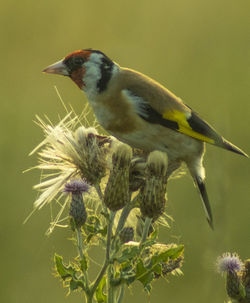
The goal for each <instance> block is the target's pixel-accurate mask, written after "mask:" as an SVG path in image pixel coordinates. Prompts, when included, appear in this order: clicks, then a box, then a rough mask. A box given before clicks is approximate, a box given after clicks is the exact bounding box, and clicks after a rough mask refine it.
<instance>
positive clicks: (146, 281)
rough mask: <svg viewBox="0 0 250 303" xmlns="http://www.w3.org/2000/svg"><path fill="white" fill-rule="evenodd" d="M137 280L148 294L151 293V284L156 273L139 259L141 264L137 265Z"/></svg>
mask: <svg viewBox="0 0 250 303" xmlns="http://www.w3.org/2000/svg"><path fill="white" fill-rule="evenodd" d="M136 279H137V280H138V281H140V282H141V283H142V285H143V286H144V289H145V290H146V291H147V292H150V291H151V284H150V283H151V282H152V281H153V279H154V273H153V272H152V271H151V270H148V268H146V267H145V266H144V264H143V262H142V260H141V259H139V262H138V263H137V265H136Z"/></svg>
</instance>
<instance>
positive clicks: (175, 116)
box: [162, 110, 215, 144]
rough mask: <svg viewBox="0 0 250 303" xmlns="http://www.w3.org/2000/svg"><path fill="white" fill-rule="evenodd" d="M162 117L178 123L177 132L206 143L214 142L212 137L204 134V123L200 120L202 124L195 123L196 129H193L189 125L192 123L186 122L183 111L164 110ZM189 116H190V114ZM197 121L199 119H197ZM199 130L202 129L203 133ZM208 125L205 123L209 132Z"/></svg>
mask: <svg viewBox="0 0 250 303" xmlns="http://www.w3.org/2000/svg"><path fill="white" fill-rule="evenodd" d="M162 117H163V118H164V119H167V120H170V121H174V122H176V123H177V124H178V126H179V128H178V129H176V130H177V131H178V132H180V133H183V134H185V135H187V136H190V137H193V138H195V139H198V140H201V141H204V142H207V143H211V144H215V140H214V139H212V138H209V137H208V136H206V135H205V134H204V130H206V128H205V127H204V126H206V123H205V122H203V121H202V120H201V121H202V122H203V123H202V124H196V125H195V126H196V129H193V128H192V127H191V125H193V123H190V124H191V125H190V124H189V122H188V120H189V119H188V118H187V115H186V114H185V113H184V112H180V111H177V110H171V111H166V112H165V113H164V114H163V115H162ZM190 117H191V116H190ZM198 121H199V120H198ZM199 130H202V132H203V133H201V132H199ZM210 130H211V129H210V127H209V126H208V125H207V133H208V134H209V133H210Z"/></svg>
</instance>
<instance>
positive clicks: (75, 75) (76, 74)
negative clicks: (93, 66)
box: [70, 68, 85, 89]
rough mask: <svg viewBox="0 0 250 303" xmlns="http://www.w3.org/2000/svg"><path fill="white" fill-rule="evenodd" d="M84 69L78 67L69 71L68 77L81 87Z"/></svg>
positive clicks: (82, 85)
mask: <svg viewBox="0 0 250 303" xmlns="http://www.w3.org/2000/svg"><path fill="white" fill-rule="evenodd" d="M84 73H85V69H84V68H80V69H78V70H75V71H73V72H72V73H71V76H70V78H71V79H72V80H73V81H74V82H75V84H76V85H77V86H78V87H79V88H80V89H82V88H83V87H84V85H85V84H84V82H83V80H82V79H83V77H84Z"/></svg>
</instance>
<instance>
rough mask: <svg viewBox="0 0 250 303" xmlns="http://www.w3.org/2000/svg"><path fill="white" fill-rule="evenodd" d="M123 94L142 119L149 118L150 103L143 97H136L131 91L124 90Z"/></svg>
mask: <svg viewBox="0 0 250 303" xmlns="http://www.w3.org/2000/svg"><path fill="white" fill-rule="evenodd" d="M122 92H123V94H124V95H125V96H126V99H127V100H128V102H129V103H130V104H132V106H133V108H134V111H135V112H136V113H137V114H138V115H139V116H141V117H144V118H148V113H147V110H146V108H147V106H148V103H147V101H145V100H144V99H143V98H142V97H139V96H136V95H134V94H133V93H132V92H131V91H130V90H128V89H124V90H123V91H122Z"/></svg>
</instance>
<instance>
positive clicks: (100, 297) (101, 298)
mask: <svg viewBox="0 0 250 303" xmlns="http://www.w3.org/2000/svg"><path fill="white" fill-rule="evenodd" d="M105 285H106V275H104V276H103V277H102V279H101V281H100V283H99V284H98V286H97V288H96V291H95V297H96V301H97V302H98V303H105V302H107V295H106V294H105V293H104V290H103V289H104V287H105Z"/></svg>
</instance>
